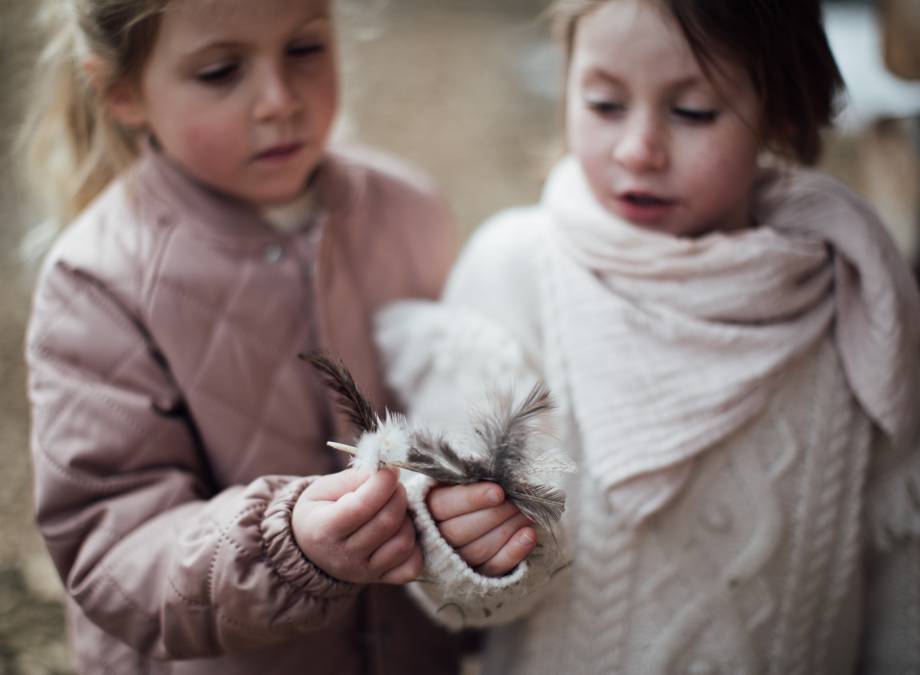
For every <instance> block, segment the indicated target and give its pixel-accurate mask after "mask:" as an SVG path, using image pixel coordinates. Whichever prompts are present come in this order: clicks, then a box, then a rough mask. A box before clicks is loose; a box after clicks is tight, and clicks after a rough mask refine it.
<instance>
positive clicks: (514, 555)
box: [479, 527, 537, 577]
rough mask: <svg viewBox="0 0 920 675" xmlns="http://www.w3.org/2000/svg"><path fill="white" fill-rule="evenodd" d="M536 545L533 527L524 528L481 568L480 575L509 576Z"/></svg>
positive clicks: (535, 534)
mask: <svg viewBox="0 0 920 675" xmlns="http://www.w3.org/2000/svg"><path fill="white" fill-rule="evenodd" d="M536 545H537V533H536V531H535V530H534V529H533V528H532V527H525V528H522V529H520V530H518V532H517V533H516V534H515V535H514V536H513V537H511V539H510V541H508V543H507V544H505V545H504V546H503V547H502V549H501V550H500V551H499V552H498V553H496V554H495V555H494V556H492V558H491V559H490V560H488V561H487V562H485V563H483V564H482V565H480V566H479V573H480V574H483V575H485V576H487V577H500V576H501V575H503V574H507V573H508V572H510V571H511V570H513V569H514V568H515V567H516V566H517V565H518V564H520V562H521V561H522V560H524V558H526V557H527V556H528V555H530V552H531V551H533V548H534V546H536Z"/></svg>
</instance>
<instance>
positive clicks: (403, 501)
mask: <svg viewBox="0 0 920 675" xmlns="http://www.w3.org/2000/svg"><path fill="white" fill-rule="evenodd" d="M408 501H409V500H408V498H407V497H406V489H405V488H404V487H403V486H402V485H401V484H398V483H397V486H396V489H395V490H394V491H393V494H392V495H391V496H390V499H389V500H388V501H387V503H386V504H384V505H383V508H381V509H380V510H379V511H378V512H377V513H376V514H374V516H373V517H372V518H371V519H370V520H369V521H367V522H366V523H364V524H363V525H361V527H359V528H358V529H357V530H355V531H354V532H352V533H351V534H350V535H349V536H348V539H346V540H345V547H346V550H348V551H349V552H351V553H352V554H354V555H361V556H364V557H370V555H371V554H372V553H373V552H374V551H375V550H377V548H379V547H380V546H381V545H382V544H384V543H385V542H386V541H388V540H389V539H392V538H393V537H394V536H396V533H397V532H399V529H400V527H402V525H403V522H404V521H405V520H406V518H407V517H408V516H407V515H406V505H407V503H408ZM412 531H413V532H415V530H414V529H413V530H412ZM390 567H392V565H390Z"/></svg>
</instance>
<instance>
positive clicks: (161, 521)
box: [26, 0, 515, 674]
mask: <svg viewBox="0 0 920 675" xmlns="http://www.w3.org/2000/svg"><path fill="white" fill-rule="evenodd" d="M44 10H45V11H46V13H47V18H48V19H49V20H50V21H51V22H52V25H53V29H54V34H53V35H52V36H51V40H50V41H49V43H48V46H47V48H46V51H45V53H44V55H43V57H42V71H41V72H40V73H39V75H38V76H37V78H36V81H37V87H36V91H35V99H34V102H33V110H32V113H31V116H30V118H29V123H28V125H27V129H26V137H27V139H28V144H29V146H30V153H31V160H32V164H33V165H34V166H35V167H36V169H37V172H36V175H35V179H34V181H33V182H34V183H36V185H37V186H39V187H40V188H43V191H44V192H45V194H46V196H49V197H50V201H49V204H48V205H49V207H50V210H51V212H52V214H53V216H54V218H55V219H56V220H58V221H60V222H66V223H69V225H68V226H67V228H66V230H64V231H63V234H62V235H61V236H60V238H59V239H58V241H57V242H56V245H55V246H54V248H53V250H52V251H51V253H50V255H49V256H48V258H47V260H46V262H45V264H44V266H43V269H42V271H41V275H40V278H39V281H38V286H37V289H36V292H35V298H34V307H33V314H32V318H31V322H30V325H29V330H28V337H27V360H28V365H29V394H30V399H31V404H32V414H33V431H32V447H33V453H34V463H35V499H36V511H37V520H38V525H39V527H40V529H41V532H42V534H43V535H44V537H45V540H46V542H47V546H48V550H49V552H50V554H51V556H52V558H53V560H54V563H55V565H56V567H57V569H58V571H59V573H60V575H61V578H62V580H63V582H64V585H65V588H66V591H67V596H68V601H67V605H68V606H67V609H68V614H69V619H70V630H71V638H72V645H73V649H74V654H75V657H76V664H77V668H78V669H79V671H80V672H83V673H131V672H145V673H146V672H151V673H153V672H156V673H217V672H220V673H224V674H229V673H240V674H242V673H247V674H251V673H254V672H262V673H269V672H270V673H294V672H298V673H301V672H310V673H333V672H334V673H359V672H360V673H371V672H373V673H384V672H389V673H421V672H424V673H452V672H454V671H455V669H456V665H457V650H456V641H455V640H454V639H453V638H452V637H450V636H448V635H447V633H445V632H442V631H441V630H440V629H435V628H434V627H433V625H432V624H429V623H428V621H427V620H426V619H424V618H423V617H422V616H421V615H420V614H419V613H417V611H416V610H415V609H414V608H413V606H412V605H411V604H410V603H409V602H408V601H407V600H406V599H405V598H404V597H403V593H402V590H401V589H398V588H394V586H396V585H400V584H404V583H405V582H407V581H409V580H411V579H414V578H415V577H416V576H417V575H418V574H419V572H420V570H421V567H422V555H421V551H420V549H419V546H418V544H417V543H416V539H415V529H414V527H413V524H412V522H411V520H410V518H409V515H408V513H407V509H406V503H407V500H406V493H405V490H404V489H403V488H402V487H401V486H400V484H399V483H398V481H397V477H396V475H395V474H394V472H392V471H380V472H378V473H376V474H374V475H373V476H371V477H369V478H368V477H366V476H361V475H358V474H356V473H355V472H353V471H351V470H343V469H344V464H343V461H342V459H341V458H340V457H339V456H337V455H336V454H334V452H333V451H331V450H329V449H328V448H326V446H325V442H326V441H327V440H328V439H330V438H334V437H339V438H341V437H343V436H347V435H348V434H349V433H350V429H349V427H348V423H347V421H346V420H344V419H342V418H341V417H339V416H337V414H336V413H334V412H333V410H332V406H331V404H330V401H329V400H328V399H327V395H326V393H325V391H324V389H323V387H322V385H321V383H320V382H319V381H318V379H317V377H316V375H315V374H314V373H313V372H312V371H311V370H310V369H309V368H307V367H306V366H305V365H304V364H302V363H301V362H299V361H298V360H297V358H296V355H297V354H298V353H299V352H304V351H308V350H315V349H320V350H328V351H332V352H334V353H336V354H337V355H339V356H340V357H341V358H342V359H343V360H344V361H345V362H346V363H347V364H348V365H349V367H350V368H351V370H352V371H353V372H354V374H355V376H356V378H357V380H358V381H359V383H360V384H361V386H362V387H363V389H364V390H365V392H366V393H367V394H368V395H369V396H370V398H371V399H372V400H373V401H374V402H375V404H376V405H378V406H383V405H385V404H387V403H388V402H389V401H388V395H387V391H386V389H385V388H384V386H383V384H382V382H381V378H380V374H379V368H378V363H377V357H376V352H375V349H374V347H373V344H372V340H371V337H370V331H369V318H368V317H369V316H370V315H371V313H372V312H374V311H375V310H376V309H377V308H378V307H380V306H382V305H383V304H384V303H387V302H390V301H393V300H395V299H397V298H403V297H429V298H431V297H434V296H436V295H437V293H438V292H439V289H440V287H441V284H442V282H443V280H444V277H445V274H446V271H447V269H448V266H449V264H450V261H451V259H452V255H453V248H452V241H451V234H452V232H451V224H450V221H449V218H448V216H447V214H446V213H445V211H444V209H443V206H442V204H441V202H440V201H439V200H438V198H437V197H436V196H435V194H434V192H433V190H432V188H431V186H430V185H428V184H427V183H426V182H425V181H424V180H422V179H420V178H419V177H418V176H416V175H414V174H413V173H411V172H409V171H407V170H406V169H404V168H403V167H401V166H400V165H398V164H396V163H394V162H392V161H390V160H387V159H383V158H380V157H375V156H372V155H370V154H369V153H366V152H361V151H354V150H352V151H342V150H332V149H330V148H328V147H327V141H328V137H329V130H330V126H331V125H332V122H333V118H334V116H335V112H336V107H337V83H336V63H335V39H334V35H333V26H332V20H331V16H330V7H329V2H327V0H264V1H263V2H259V3H252V2H251V1H250V0H151V1H148V2H138V1H137V0H49V2H47V3H46V7H45V8H44ZM305 476H307V477H305ZM310 476H312V477H310ZM492 494H494V490H493V491H492ZM498 497H499V499H501V495H500V494H499V495H498ZM513 562H515V561H512V563H511V564H513Z"/></svg>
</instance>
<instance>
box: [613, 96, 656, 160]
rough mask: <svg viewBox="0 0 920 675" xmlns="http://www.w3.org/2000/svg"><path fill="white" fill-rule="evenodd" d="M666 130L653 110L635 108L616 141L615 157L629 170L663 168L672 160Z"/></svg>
mask: <svg viewBox="0 0 920 675" xmlns="http://www.w3.org/2000/svg"><path fill="white" fill-rule="evenodd" d="M667 133H668V132H667V130H666V129H665V128H663V124H662V123H661V122H659V121H658V120H656V119H655V116H654V114H652V113H649V112H644V111H636V112H635V113H634V114H633V115H630V117H629V118H628V119H627V120H626V121H625V124H624V126H623V129H622V132H621V134H620V135H619V137H618V138H617V139H616V141H615V143H614V147H613V158H614V160H615V161H616V162H617V163H619V164H620V165H621V166H623V167H624V168H626V169H628V170H630V171H635V172H638V173H641V172H647V171H664V170H665V169H666V168H667V167H668V161H669V158H668V139H667Z"/></svg>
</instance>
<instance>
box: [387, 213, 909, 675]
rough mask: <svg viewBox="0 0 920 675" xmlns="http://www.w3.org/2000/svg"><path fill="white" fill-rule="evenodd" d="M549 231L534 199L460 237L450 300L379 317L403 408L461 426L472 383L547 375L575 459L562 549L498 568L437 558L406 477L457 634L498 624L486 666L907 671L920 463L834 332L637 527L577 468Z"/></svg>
mask: <svg viewBox="0 0 920 675" xmlns="http://www.w3.org/2000/svg"><path fill="white" fill-rule="evenodd" d="M550 227H551V223H550V222H549V221H548V218H547V215H546V213H545V212H543V211H542V210H541V209H540V208H534V209H526V210H517V211H511V212H508V213H506V214H504V215H502V216H500V217H498V218H497V219H496V220H494V221H493V222H492V223H490V224H488V225H486V226H484V227H483V228H482V230H481V231H480V232H479V233H478V234H477V235H476V237H475V238H474V240H473V242H472V243H471V244H470V246H469V247H468V249H467V251H466V253H465V255H464V257H463V258H462V260H461V263H460V265H459V267H458V268H457V270H456V271H455V273H454V276H453V278H452V280H451V282H450V284H449V287H448V290H447V294H446V298H445V303H446V304H445V305H444V306H431V305H423V304H419V303H413V304H403V305H400V306H395V307H393V308H392V309H390V310H389V311H388V312H386V313H385V314H384V315H382V316H381V318H380V322H379V341H380V343H381V345H382V347H383V349H384V352H385V354H386V355H387V357H388V359H389V372H390V380H391V383H392V384H393V385H394V386H395V387H396V388H397V389H398V390H399V391H400V392H401V393H402V394H403V395H404V396H405V397H406V399H407V401H408V403H409V405H410V408H411V409H412V411H413V416H414V417H416V418H418V419H420V420H424V421H425V423H432V422H434V421H440V422H441V423H442V424H443V425H444V426H445V427H452V428H453V429H454V433H457V434H460V433H462V428H463V426H464V425H463V424H462V420H460V421H458V420H457V415H456V411H457V410H464V409H466V407H467V406H468V405H470V404H475V403H476V402H478V401H479V400H480V399H481V396H482V391H483V389H484V388H488V387H490V386H493V384H494V383H496V382H505V381H506V380H507V379H508V378H509V377H510V378H512V379H517V380H518V381H519V382H520V387H519V389H520V391H522V392H523V391H525V390H526V387H527V386H528V384H529V382H530V381H531V380H532V379H533V378H535V377H538V376H542V377H544V378H546V379H547V381H548V382H549V384H550V386H551V387H552V388H553V390H554V392H555V394H556V396H557V397H559V398H561V399H562V400H561V402H562V404H563V405H562V414H561V416H560V429H559V435H560V440H561V442H562V443H564V446H565V447H566V448H568V449H570V451H571V453H572V454H573V456H574V457H575V458H576V460H577V461H578V462H579V464H580V465H581V466H582V470H581V472H580V473H579V474H578V475H576V476H574V477H572V478H571V479H570V480H569V482H568V484H567V485H566V488H567V490H568V494H569V503H568V509H567V512H566V515H565V519H564V528H563V529H564V536H563V541H562V546H563V550H564V553H563V554H561V555H559V554H557V553H556V552H555V551H554V550H553V547H551V546H548V545H544V548H543V550H542V551H541V554H540V555H538V556H533V557H532V558H531V560H530V561H529V563H530V564H529V565H522V566H521V567H519V568H518V569H517V570H515V572H514V573H513V574H511V575H509V576H507V577H504V578H501V579H488V578H485V577H481V576H479V575H477V574H476V573H475V572H474V571H473V570H471V569H469V568H468V567H467V566H465V565H464V564H463V562H462V560H460V559H459V557H458V556H456V554H454V553H453V552H452V551H451V550H450V547H449V546H447V544H446V542H444V541H443V540H442V539H440V537H439V536H438V533H437V530H436V528H435V527H434V524H433V523H432V522H431V521H430V517H429V516H428V515H427V511H426V509H425V503H424V497H425V494H426V493H427V488H428V484H427V483H426V482H425V481H424V480H417V481H414V482H411V483H410V496H411V499H412V503H413V507H414V508H415V509H416V511H417V514H418V516H417V523H418V525H419V529H420V531H421V534H422V541H423V544H424V546H425V548H426V576H427V577H429V582H422V583H419V584H417V585H416V588H415V589H414V590H415V592H416V594H417V596H418V597H419V599H420V601H421V602H422V604H423V605H424V606H426V608H427V609H429V610H430V611H431V612H432V613H433V615H434V616H436V617H437V618H438V619H440V620H441V621H442V622H444V623H445V624H446V625H448V626H451V627H460V626H488V625H500V627H498V628H496V629H495V630H494V631H492V633H491V635H490V639H489V647H488V649H487V653H486V656H485V670H486V672H487V673H527V674H540V673H547V674H549V673H552V674H554V675H556V674H558V673H566V672H567V673H630V674H631V673H662V674H663V673H696V674H705V673H752V674H753V673H783V674H785V673H809V674H812V673H815V674H822V673H827V674H831V673H852V672H867V673H888V672H891V673H907V672H914V671H912V670H909V669H910V668H917V669H920V546H918V541H920V537H918V534H920V523H918V509H920V504H918V498H917V494H918V492H917V490H916V487H917V485H920V461H918V458H917V453H915V452H913V453H911V452H907V451H901V452H895V451H894V450H892V449H891V448H886V447H884V445H885V441H884V439H883V437H882V434H880V433H879V432H878V430H877V429H876V428H875V427H874V426H873V425H872V423H871V422H870V420H869V418H868V417H867V416H866V414H865V413H863V412H862V409H861V407H860V406H859V405H858V404H857V402H856V400H855V399H854V397H853V395H852V394H851V391H850V388H849V386H848V383H847V380H846V378H845V375H844V371H843V368H842V367H841V363H840V359H839V356H838V353H837V349H836V347H835V344H834V342H833V340H832V339H831V337H830V336H828V337H826V338H824V339H821V340H819V341H818V343H817V344H816V345H815V346H814V347H813V348H812V349H811V350H810V351H809V352H808V353H807V354H806V355H804V356H803V357H802V363H801V366H800V367H798V368H796V369H795V370H794V372H793V374H792V375H791V376H790V377H789V378H788V379H786V380H785V381H783V383H782V385H781V386H780V387H779V388H778V389H777V390H776V391H775V392H774V393H773V395H772V396H771V398H770V401H769V404H768V407H767V410H766V411H765V413H764V414H762V415H760V416H759V417H758V418H757V419H756V420H755V421H753V422H752V423H751V424H749V425H748V426H746V427H744V428H743V430H741V431H740V432H739V433H737V434H735V435H733V436H731V437H730V438H728V439H726V440H724V441H723V442H721V443H719V444H718V445H717V446H715V447H713V448H711V449H709V450H707V451H706V452H705V453H703V455H702V456H701V457H700V458H698V459H697V460H696V461H695V465H694V467H693V470H692V471H691V472H690V474H689V477H688V478H687V480H686V484H685V485H684V486H683V488H682V490H681V491H680V492H679V494H678V495H677V496H676V497H675V498H674V500H673V501H672V502H671V503H670V504H668V506H667V508H665V509H664V510H662V511H661V512H660V513H657V514H655V515H654V516H653V517H651V518H650V519H649V520H648V521H647V522H645V523H643V524H641V525H640V526H638V527H633V526H631V525H630V524H629V523H628V522H626V520H625V519H624V518H623V517H622V515H621V513H620V512H617V511H615V510H614V509H613V508H612V507H611V503H610V500H609V499H608V498H607V494H606V493H605V491H604V489H603V487H602V485H601V483H600V481H599V480H598V478H597V477H595V476H594V475H592V472H591V470H590V467H586V466H585V461H586V458H585V456H584V453H583V447H582V444H581V436H580V434H579V432H578V429H577V425H576V424H575V417H574V416H573V413H572V410H571V404H570V400H569V394H568V392H567V390H566V385H565V377H564V374H563V372H562V371H563V365H562V363H561V362H560V354H559V350H558V346H555V345H553V344H552V343H551V341H552V336H551V335H548V334H547V333H546V331H545V330H543V328H542V326H543V325H544V324H543V318H544V317H543V312H545V311H546V306H547V301H546V298H545V285H544V284H542V283H540V282H539V280H541V279H543V278H544V275H545V270H546V266H545V261H546V260H547V259H548V255H549V253H550V248H549V247H550V246H551V244H552V237H551V235H550V232H549V228H550ZM650 358H651V355H650ZM457 442H461V443H462V438H461V439H458V440H457ZM544 540H545V538H544ZM917 672H920V670H917Z"/></svg>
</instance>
